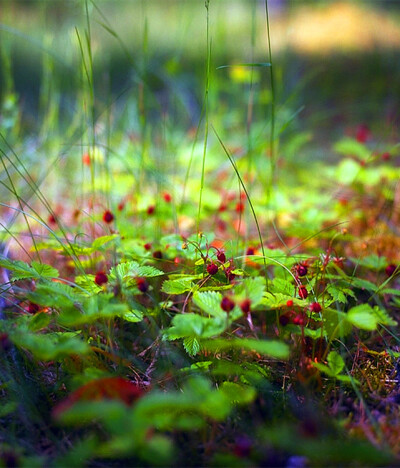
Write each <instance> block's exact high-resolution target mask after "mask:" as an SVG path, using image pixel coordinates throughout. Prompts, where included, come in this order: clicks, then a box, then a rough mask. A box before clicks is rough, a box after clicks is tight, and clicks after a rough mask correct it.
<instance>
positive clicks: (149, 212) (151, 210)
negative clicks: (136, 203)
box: [147, 205, 156, 215]
mask: <svg viewBox="0 0 400 468" xmlns="http://www.w3.org/2000/svg"><path fill="white" fill-rule="evenodd" d="M155 209H156V207H155V206H154V205H150V206H149V207H148V208H147V214H148V215H152V214H154V211H155Z"/></svg>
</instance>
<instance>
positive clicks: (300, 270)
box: [296, 265, 308, 276]
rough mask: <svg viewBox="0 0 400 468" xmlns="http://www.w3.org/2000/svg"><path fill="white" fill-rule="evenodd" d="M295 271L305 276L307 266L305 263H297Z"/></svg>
mask: <svg viewBox="0 0 400 468" xmlns="http://www.w3.org/2000/svg"><path fill="white" fill-rule="evenodd" d="M296 271H297V274H298V275H299V276H306V274H307V273H308V268H307V267H306V266H305V265H297V267H296Z"/></svg>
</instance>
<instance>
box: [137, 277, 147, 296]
mask: <svg viewBox="0 0 400 468" xmlns="http://www.w3.org/2000/svg"><path fill="white" fill-rule="evenodd" d="M136 284H137V287H138V289H139V291H140V292H142V293H145V292H146V291H147V290H148V289H149V283H148V282H147V281H146V280H145V278H138V279H137V280H136Z"/></svg>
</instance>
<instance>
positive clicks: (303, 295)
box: [299, 286, 308, 299]
mask: <svg viewBox="0 0 400 468" xmlns="http://www.w3.org/2000/svg"><path fill="white" fill-rule="evenodd" d="M299 297H300V298H301V299H307V297H308V291H307V288H306V287H305V286H299Z"/></svg>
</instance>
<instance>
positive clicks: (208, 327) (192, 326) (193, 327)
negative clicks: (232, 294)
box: [164, 314, 227, 340]
mask: <svg viewBox="0 0 400 468" xmlns="http://www.w3.org/2000/svg"><path fill="white" fill-rule="evenodd" d="M226 325H227V321H226V319H219V318H215V317H211V318H208V317H202V316H201V315H198V314H180V315H175V317H174V318H173V319H172V327H170V328H168V329H166V330H165V331H164V338H166V339H167V340H176V339H179V338H187V337H189V336H195V337H196V338H211V337H212V336H216V335H219V334H220V333H222V332H223V331H224V330H225V328H226Z"/></svg>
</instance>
